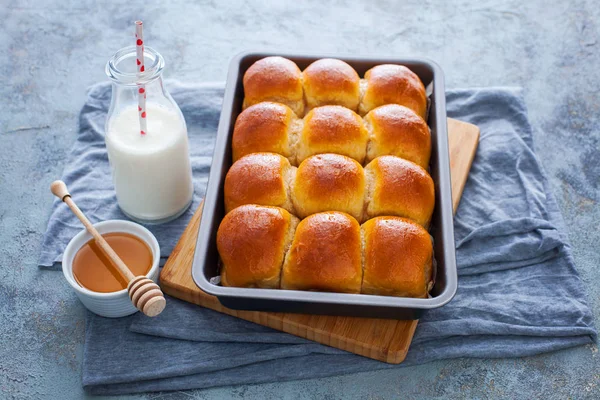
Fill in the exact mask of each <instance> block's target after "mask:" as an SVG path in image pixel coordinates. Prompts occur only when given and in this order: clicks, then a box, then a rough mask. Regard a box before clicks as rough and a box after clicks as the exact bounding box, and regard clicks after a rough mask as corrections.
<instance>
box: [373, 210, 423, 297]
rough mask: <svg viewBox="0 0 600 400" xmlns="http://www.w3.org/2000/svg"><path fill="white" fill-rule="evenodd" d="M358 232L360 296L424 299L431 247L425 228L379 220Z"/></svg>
mask: <svg viewBox="0 0 600 400" xmlns="http://www.w3.org/2000/svg"><path fill="white" fill-rule="evenodd" d="M361 233H362V238H363V245H364V249H363V251H364V263H365V264H364V277H363V282H362V291H361V293H365V294H378V295H384V296H402V297H420V298H426V297H427V293H428V291H429V283H430V282H431V260H432V254H433V247H432V244H431V238H430V236H429V234H428V233H427V231H426V230H425V229H423V228H422V227H421V226H420V225H417V224H416V223H415V222H413V221H411V220H409V219H406V218H399V217H378V218H373V219H370V220H368V221H367V222H365V223H364V224H363V225H362V227H361Z"/></svg>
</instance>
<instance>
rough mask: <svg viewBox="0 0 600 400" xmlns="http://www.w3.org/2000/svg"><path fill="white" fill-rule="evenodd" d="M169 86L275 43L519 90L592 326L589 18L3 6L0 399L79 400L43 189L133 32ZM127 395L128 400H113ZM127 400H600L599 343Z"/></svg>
mask: <svg viewBox="0 0 600 400" xmlns="http://www.w3.org/2000/svg"><path fill="white" fill-rule="evenodd" d="M137 18H141V19H143V20H144V22H145V26H146V30H145V34H146V42H147V43H149V44H151V45H152V46H153V47H155V48H156V49H158V50H159V51H160V52H162V54H163V55H164V56H165V58H166V60H167V63H168V64H167V69H166V76H167V77H171V78H177V79H180V80H183V81H215V80H218V81H221V80H224V79H225V76H226V68H227V63H228V60H229V58H230V57H231V56H232V55H233V54H235V53H236V52H238V51H241V50H245V49H257V48H274V49H283V50H286V51H296V50H298V51H307V52H310V51H313V52H320V51H323V52H325V51H328V52H338V53H352V54H377V55H422V56H427V57H430V58H432V59H434V60H437V61H438V62H439V63H440V64H441V66H442V68H443V69H444V71H445V73H446V80H447V86H448V87H464V86H493V85H520V86H523V87H524V88H525V91H526V100H527V104H528V107H529V112H530V117H531V121H532V124H533V127H534V130H535V147H536V150H537V152H538V154H539V157H540V159H541V160H542V163H543V165H544V167H545V168H546V171H547V172H548V175H549V176H550V181H551V184H552V188H553V190H554V193H555V194H556V197H557V199H558V202H559V205H560V207H561V209H562V211H563V213H564V216H565V220H566V222H567V225H568V228H569V231H570V232H569V234H570V240H571V242H572V246H573V253H574V257H575V262H576V264H577V266H578V269H579V272H580V273H581V275H582V277H583V280H584V281H585V282H586V284H587V286H588V293H589V301H590V303H591V305H592V307H593V309H594V314H595V317H596V321H598V320H599V319H600V289H599V286H600V268H599V266H600V252H599V246H598V243H600V230H599V228H598V227H599V226H600V207H599V201H600V194H599V193H600V178H599V176H600V151H599V147H600V144H599V143H600V122H599V115H600V100H599V93H600V79H599V76H600V75H599V72H598V70H599V66H600V51H599V50H600V38H599V34H600V7H598V2H597V1H595V0H574V1H554V2H550V1H543V0H534V1H522V0H515V1H506V2H501V1H485V0H484V1H478V2H475V1H474V2H469V1H456V2H452V1H447V2H445V1H439V2H435V1H430V0H429V1H417V0H409V1H391V0H385V1H384V0H381V1H377V0H372V1H351V0H347V1H344V0H338V1H331V2H327V1H323V0H309V1H299V0H291V1H282V2H271V3H269V2H254V1H252V2H246V1H232V2H227V1H220V2H219V1H199V2H191V1H183V0H175V1H156V0H146V1H143V2H135V1H127V2H110V3H104V4H101V3H100V2H94V1H90V0H81V1H70V2H67V1H61V0H47V1H8V0H0V101H1V108H0V200H1V201H0V398H54V399H73V398H82V397H84V396H85V394H84V392H83V391H82V389H81V380H80V373H81V372H80V366H81V358H82V342H83V335H84V310H83V308H82V306H81V305H80V304H79V302H78V300H77V299H76V297H75V295H74V294H73V293H72V292H71V291H70V290H69V288H68V287H67V284H66V283H65V282H64V280H63V276H62V274H61V273H60V272H45V271H39V270H38V268H37V267H36V261H37V257H38V254H39V250H40V242H41V238H42V234H43V232H44V229H45V226H46V222H47V218H48V215H49V211H50V205H51V202H52V196H51V194H50V193H49V191H48V185H49V183H50V182H51V181H52V180H54V179H55V178H57V177H58V176H60V174H61V171H62V169H63V163H64V160H65V155H66V154H67V153H68V151H69V149H70V147H71V144H72V143H73V141H74V140H75V134H76V129H77V114H78V112H79V109H80V107H81V106H82V104H83V101H84V98H85V90H86V87H88V86H89V85H90V84H92V83H94V82H97V81H101V80H104V79H105V76H104V64H105V62H106V61H107V60H108V58H109V57H110V56H111V55H112V54H113V52H114V51H115V50H117V49H119V48H120V47H122V46H125V45H129V44H131V36H132V25H131V24H132V21H133V20H135V19H137ZM124 398H125V397H124ZM132 398H148V399H158V398H161V399H179V398H198V399H213V398H260V399H270V398H311V399H324V398H330V399H337V398H349V399H354V398H357V399H358V398H361V399H362V398H372V399H378V398H408V399H413V398H440V399H442V398H444V399H445V398H494V399H504V398H506V399H513V398H528V399H531V398H541V399H549V398H574V399H582V398H589V399H594V398H595V399H598V398H600V356H599V355H598V348H597V346H596V345H590V346H583V347H579V348H574V349H570V350H565V351H561V352H557V353H553V354H545V355H541V356H537V357H528V358H523V359H503V360H473V359H458V360H451V361H443V362H436V363H431V364H427V365H422V366H418V367H411V368H399V369H396V370H388V371H379V372H373V373H361V374H355V375H348V376H340V377H334V378H328V379H316V380H307V381H297V382H288V383H273V384H268V385H250V386H238V387H225V388H217V389H210V390H204V391H189V392H185V393H184V392H176V393H168V394H164V393H162V394H146V395H140V396H133V397H132Z"/></svg>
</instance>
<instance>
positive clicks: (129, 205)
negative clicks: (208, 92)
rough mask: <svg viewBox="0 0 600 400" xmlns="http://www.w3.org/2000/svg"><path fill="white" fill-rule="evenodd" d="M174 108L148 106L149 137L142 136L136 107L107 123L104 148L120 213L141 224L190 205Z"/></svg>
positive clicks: (185, 154)
mask: <svg viewBox="0 0 600 400" xmlns="http://www.w3.org/2000/svg"><path fill="white" fill-rule="evenodd" d="M178 111H179V110H178V109H172V108H166V107H163V106H160V105H157V104H152V103H150V102H148V103H147V105H146V115H147V133H146V134H145V135H142V134H140V125H139V116H138V109H137V106H136V105H132V106H126V107H123V108H120V109H118V111H117V112H116V113H115V114H113V115H112V116H111V117H110V118H109V120H108V121H107V126H106V148H107V150H108V158H109V161H110V164H111V167H112V174H113V182H114V185H115V191H116V195H117V201H118V203H119V207H121V210H122V211H123V212H124V213H125V214H127V215H128V216H129V217H131V218H133V219H135V220H138V221H142V222H165V221H166V220H169V219H173V218H176V217H177V216H179V215H180V214H182V213H183V212H184V211H185V210H186V209H187V207H188V206H189V205H190V203H191V201H192V195H193V191H194V188H193V184H192V169H191V166H190V158H189V149H188V138H187V128H186V125H185V120H184V119H183V117H182V116H181V114H180V113H179V112H178Z"/></svg>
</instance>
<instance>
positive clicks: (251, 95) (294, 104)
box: [243, 57, 304, 115]
mask: <svg viewBox="0 0 600 400" xmlns="http://www.w3.org/2000/svg"><path fill="white" fill-rule="evenodd" d="M243 84H244V95H245V97H244V105H243V107H244V108H246V107H249V106H251V105H253V104H257V103H260V102H262V101H274V102H277V103H282V104H285V105H287V106H288V107H290V108H291V109H292V110H293V111H294V112H295V113H296V115H304V98H303V97H304V90H303V88H302V72H300V69H299V68H298V66H297V65H296V64H295V63H294V62H293V61H290V60H288V59H287V58H283V57H266V58H263V59H260V60H258V61H256V62H255V63H254V64H252V65H251V66H250V68H248V70H247V71H246V73H245V74H244V79H243Z"/></svg>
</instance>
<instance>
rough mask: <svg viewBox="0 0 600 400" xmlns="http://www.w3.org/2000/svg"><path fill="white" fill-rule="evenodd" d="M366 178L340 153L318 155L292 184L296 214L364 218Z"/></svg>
mask: <svg viewBox="0 0 600 400" xmlns="http://www.w3.org/2000/svg"><path fill="white" fill-rule="evenodd" d="M364 194H365V176H364V172H363V168H362V166H361V165H360V164H359V163H358V162H356V161H355V160H353V159H351V158H349V157H346V156H342V155H339V154H319V155H316V156H312V157H309V158H307V159H306V160H304V161H303V162H302V163H301V164H300V166H299V167H298V171H297V172H296V178H295V179H294V181H293V184H292V201H293V203H294V209H295V210H296V215H298V216H299V217H300V218H305V217H307V216H309V215H311V214H314V213H318V212H322V211H343V212H346V213H348V214H350V215H352V216H353V217H354V218H356V219H357V220H359V221H360V220H361V219H362V210H363V204H364Z"/></svg>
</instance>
